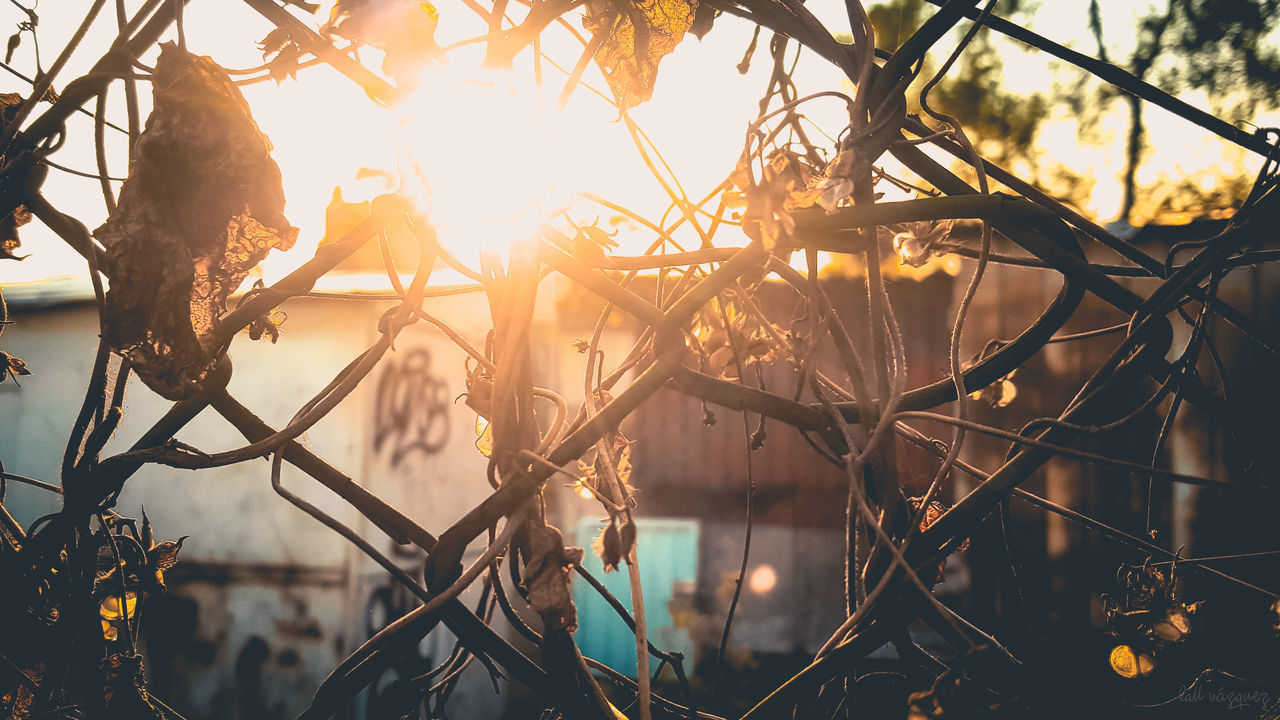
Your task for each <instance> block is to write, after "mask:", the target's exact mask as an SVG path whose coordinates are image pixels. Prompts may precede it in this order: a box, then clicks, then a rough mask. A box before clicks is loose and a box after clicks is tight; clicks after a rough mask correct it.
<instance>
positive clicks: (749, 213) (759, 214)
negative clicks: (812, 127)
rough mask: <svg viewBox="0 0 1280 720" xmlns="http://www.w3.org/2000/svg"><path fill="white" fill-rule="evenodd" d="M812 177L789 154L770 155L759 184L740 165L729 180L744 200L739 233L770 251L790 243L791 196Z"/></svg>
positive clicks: (793, 223) (792, 223) (792, 221)
mask: <svg viewBox="0 0 1280 720" xmlns="http://www.w3.org/2000/svg"><path fill="white" fill-rule="evenodd" d="M812 177H813V168H811V167H809V165H807V164H806V163H805V162H804V160H803V159H801V158H800V156H799V155H797V154H796V153H794V152H792V151H790V150H783V149H779V150H775V151H774V152H773V153H772V154H770V155H769V159H768V161H767V162H765V165H764V168H763V171H762V172H761V176H760V178H759V180H758V181H754V180H753V178H752V175H751V172H750V167H749V166H748V165H746V164H745V162H740V163H739V164H738V167H737V168H736V169H735V170H734V172H733V174H732V175H731V176H730V180H731V181H732V182H733V184H734V185H736V186H737V187H738V188H740V189H741V190H742V193H743V195H744V196H745V197H746V211H745V212H744V213H743V216H742V231H743V232H744V233H746V234H747V237H749V238H751V239H752V240H756V241H758V242H760V243H762V244H763V245H764V247H765V249H766V250H770V251H772V250H773V248H774V247H776V246H777V245H778V244H780V243H784V242H786V241H787V240H790V238H791V236H792V234H793V233H794V232H795V228H796V221H795V218H793V217H792V216H791V212H790V210H791V208H792V207H794V204H793V200H792V195H793V194H794V193H795V192H796V188H805V187H807V186H808V184H809V181H810V179H811V178H812Z"/></svg>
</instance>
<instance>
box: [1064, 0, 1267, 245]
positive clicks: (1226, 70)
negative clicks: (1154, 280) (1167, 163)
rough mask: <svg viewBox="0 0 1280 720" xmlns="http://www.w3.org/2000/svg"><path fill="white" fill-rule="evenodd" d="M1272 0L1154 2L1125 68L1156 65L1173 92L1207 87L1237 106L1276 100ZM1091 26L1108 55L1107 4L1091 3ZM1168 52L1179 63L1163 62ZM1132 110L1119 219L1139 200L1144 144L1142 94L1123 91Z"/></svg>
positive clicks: (1109, 93) (1137, 71)
mask: <svg viewBox="0 0 1280 720" xmlns="http://www.w3.org/2000/svg"><path fill="white" fill-rule="evenodd" d="M1276 10H1277V5H1276V3H1273V2H1267V1H1263V2H1251V1H1249V0H1225V1H1221V2H1220V1H1210V2H1203V1H1201V2H1197V1H1196V0H1170V1H1169V2H1167V3H1165V6H1164V9H1163V10H1162V11H1160V10H1154V9H1153V12H1151V13H1150V14H1148V15H1146V16H1144V17H1143V18H1142V19H1141V20H1140V21H1139V23H1138V32H1137V41H1136V44H1135V47H1134V49H1133V50H1132V52H1131V54H1130V57H1129V61H1128V62H1127V63H1126V69H1127V70H1129V72H1131V73H1132V74H1133V76H1134V77H1136V78H1137V79H1138V80H1145V79H1146V78H1147V77H1148V76H1149V75H1151V74H1152V73H1153V71H1154V72H1155V74H1156V75H1158V77H1159V84H1160V86H1161V87H1163V88H1165V89H1166V90H1168V91H1169V92H1171V93H1175V94H1176V93H1178V92H1181V91H1183V90H1203V91H1206V92H1208V93H1209V96H1210V97H1211V98H1215V103H1216V102H1219V101H1218V100H1217V99H1220V98H1231V100H1233V101H1234V102H1237V103H1239V106H1238V112H1240V114H1242V115H1245V116H1252V115H1253V113H1254V112H1255V111H1256V109H1257V108H1258V106H1259V105H1267V106H1270V107H1275V105H1276V101H1277V99H1280V53H1278V52H1277V51H1276V49H1275V48H1271V47H1267V45H1266V44H1265V41H1264V38H1265V37H1266V36H1267V34H1268V33H1270V32H1272V31H1273V30H1274V29H1275V28H1276V27H1277V22H1280V19H1278V18H1277V15H1276ZM1089 27H1090V29H1091V30H1092V31H1093V36H1094V40H1095V41H1096V43H1097V46H1098V57H1099V59H1101V60H1102V61H1103V62H1110V59H1109V56H1108V52H1107V45H1106V43H1105V42H1104V36H1103V27H1102V11H1101V8H1100V6H1099V4H1098V2H1097V0H1090V3H1089ZM1169 55H1173V56H1174V57H1176V58H1177V60H1176V62H1175V63H1172V64H1170V65H1168V66H1166V67H1160V65H1161V63H1160V61H1161V60H1162V59H1164V58H1166V57H1168V56H1169ZM1101 93H1102V95H1101V96H1102V97H1103V98H1104V103H1100V104H1098V105H1096V106H1094V108H1091V109H1092V110H1094V111H1096V110H1098V109H1101V108H1103V107H1105V103H1106V101H1109V100H1112V99H1114V98H1115V96H1116V93H1115V91H1114V90H1112V89H1109V88H1103V89H1102V90H1101ZM1124 100H1125V103H1126V105H1127V106H1128V110H1129V132H1128V136H1127V138H1126V145H1125V171H1124V180H1123V187H1124V200H1123V203H1122V205H1121V209H1120V214H1119V217H1118V219H1119V220H1122V221H1124V222H1129V220H1130V219H1131V216H1132V213H1133V209H1134V205H1135V204H1136V202H1137V198H1136V192H1137V187H1136V185H1137V183H1136V180H1135V176H1136V174H1137V170H1138V166H1139V165H1140V164H1141V162H1142V156H1143V153H1144V152H1145V150H1146V149H1147V148H1146V139H1145V129H1144V123H1143V118H1142V111H1143V102H1142V100H1141V98H1138V97H1137V96H1134V95H1131V94H1129V95H1125V96H1124Z"/></svg>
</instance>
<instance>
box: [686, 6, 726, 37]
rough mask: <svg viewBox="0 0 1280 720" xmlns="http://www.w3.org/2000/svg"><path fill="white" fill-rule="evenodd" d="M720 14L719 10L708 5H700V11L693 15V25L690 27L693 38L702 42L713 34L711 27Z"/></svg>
mask: <svg viewBox="0 0 1280 720" xmlns="http://www.w3.org/2000/svg"><path fill="white" fill-rule="evenodd" d="M719 14H720V11H719V10H716V9H715V8H713V7H711V6H710V5H708V4H706V3H698V9H697V10H696V11H694V13H693V25H691V26H690V27H689V32H691V33H693V36H694V37H696V38H698V39H699V40H701V39H702V38H704V37H706V35H707V33H709V32H711V26H712V24H714V23H715V21H716V16H717V15H719Z"/></svg>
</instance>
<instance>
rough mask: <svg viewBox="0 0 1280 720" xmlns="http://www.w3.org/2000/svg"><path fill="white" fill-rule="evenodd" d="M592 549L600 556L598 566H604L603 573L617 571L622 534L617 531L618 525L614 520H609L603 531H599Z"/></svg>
mask: <svg viewBox="0 0 1280 720" xmlns="http://www.w3.org/2000/svg"><path fill="white" fill-rule="evenodd" d="M592 549H593V550H595V551H596V554H598V555H599V556H600V564H601V565H603V566H604V571H605V572H607V573H608V572H613V571H614V570H617V569H618V565H619V564H620V563H621V562H622V558H623V553H622V534H621V533H620V532H619V531H618V523H617V521H616V520H613V519H610V520H609V524H608V525H606V526H605V528H604V530H601V531H600V536H599V537H597V538H596V541H595V543H593V545H592Z"/></svg>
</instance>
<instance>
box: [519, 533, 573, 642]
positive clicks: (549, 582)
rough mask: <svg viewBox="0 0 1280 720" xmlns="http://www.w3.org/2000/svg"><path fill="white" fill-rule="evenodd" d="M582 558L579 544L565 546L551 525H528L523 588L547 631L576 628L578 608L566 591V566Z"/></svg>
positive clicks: (567, 577)
mask: <svg viewBox="0 0 1280 720" xmlns="http://www.w3.org/2000/svg"><path fill="white" fill-rule="evenodd" d="M580 562H582V548H579V547H565V546H564V537H563V536H562V535H561V534H560V531H559V530H557V529H556V528H554V527H552V526H550V525H541V526H538V527H530V528H529V556H528V561H527V562H526V563H525V581H524V584H525V588H526V589H527V590H528V592H529V606H530V607H532V608H533V609H534V610H537V611H538V613H540V614H541V615H542V618H543V621H544V623H545V624H546V630H547V632H553V631H557V630H564V631H566V632H570V633H571V632H573V631H574V630H576V629H577V628H578V610H577V608H576V607H574V604H573V594H572V593H571V592H570V591H569V570H570V568H571V567H573V566H574V565H577V564H578V563H580Z"/></svg>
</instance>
